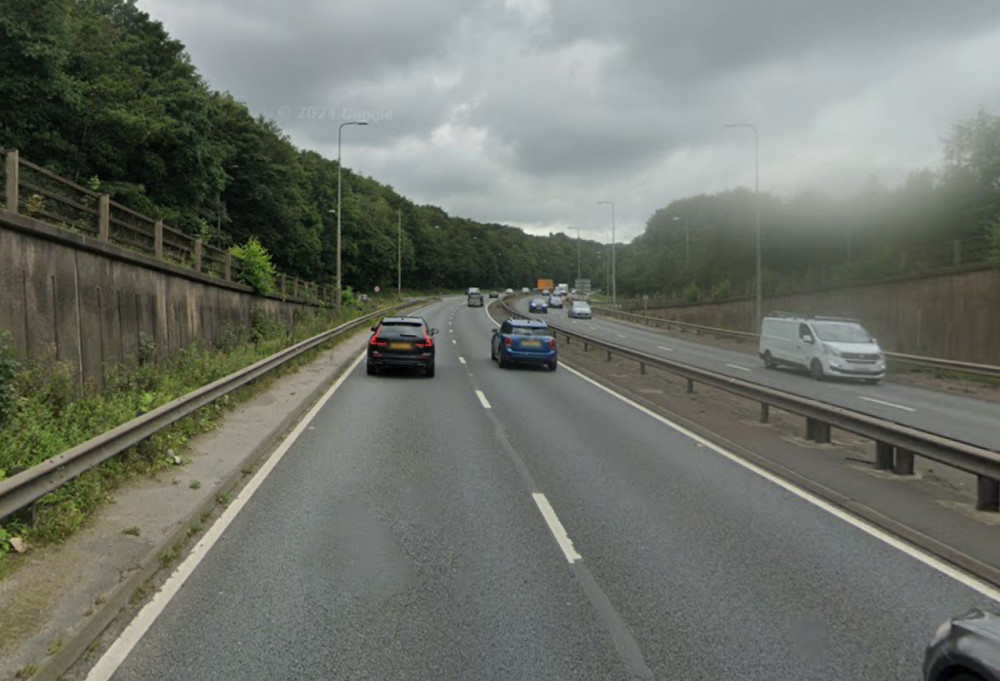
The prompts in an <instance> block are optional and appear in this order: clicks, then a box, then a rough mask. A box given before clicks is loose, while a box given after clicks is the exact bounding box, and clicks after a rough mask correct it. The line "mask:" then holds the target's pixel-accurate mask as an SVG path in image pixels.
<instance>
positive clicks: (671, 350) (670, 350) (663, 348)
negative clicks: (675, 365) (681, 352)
mask: <svg viewBox="0 0 1000 681" xmlns="http://www.w3.org/2000/svg"><path fill="white" fill-rule="evenodd" d="M656 347H657V349H659V350H666V351H667V352H673V351H674V349H673V348H665V347H663V346H662V345H657V346H656Z"/></svg>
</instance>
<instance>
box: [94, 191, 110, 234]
mask: <svg viewBox="0 0 1000 681" xmlns="http://www.w3.org/2000/svg"><path fill="white" fill-rule="evenodd" d="M97 238H98V239H100V240H101V241H103V242H104V243H107V242H108V241H109V240H110V239H111V197H110V196H108V195H107V194H101V195H100V196H98V197H97Z"/></svg>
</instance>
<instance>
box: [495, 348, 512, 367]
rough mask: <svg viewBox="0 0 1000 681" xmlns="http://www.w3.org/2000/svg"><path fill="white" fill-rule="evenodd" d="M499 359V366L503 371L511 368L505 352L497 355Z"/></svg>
mask: <svg viewBox="0 0 1000 681" xmlns="http://www.w3.org/2000/svg"><path fill="white" fill-rule="evenodd" d="M497 357H499V360H498V361H497V364H499V365H500V368H501V369H506V368H507V367H509V366H510V362H508V361H507V360H506V359H505V358H504V356H503V350H501V351H500V352H498V353H497Z"/></svg>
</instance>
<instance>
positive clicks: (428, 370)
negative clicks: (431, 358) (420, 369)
mask: <svg viewBox="0 0 1000 681" xmlns="http://www.w3.org/2000/svg"><path fill="white" fill-rule="evenodd" d="M424 376H426V377H427V378H434V365H433V364H428V365H427V366H425V367H424Z"/></svg>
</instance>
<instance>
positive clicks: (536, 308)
mask: <svg viewBox="0 0 1000 681" xmlns="http://www.w3.org/2000/svg"><path fill="white" fill-rule="evenodd" d="M548 311H549V304H548V303H547V302H545V301H544V300H542V299H541V298H534V299H532V301H531V302H530V303H528V312H548Z"/></svg>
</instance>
